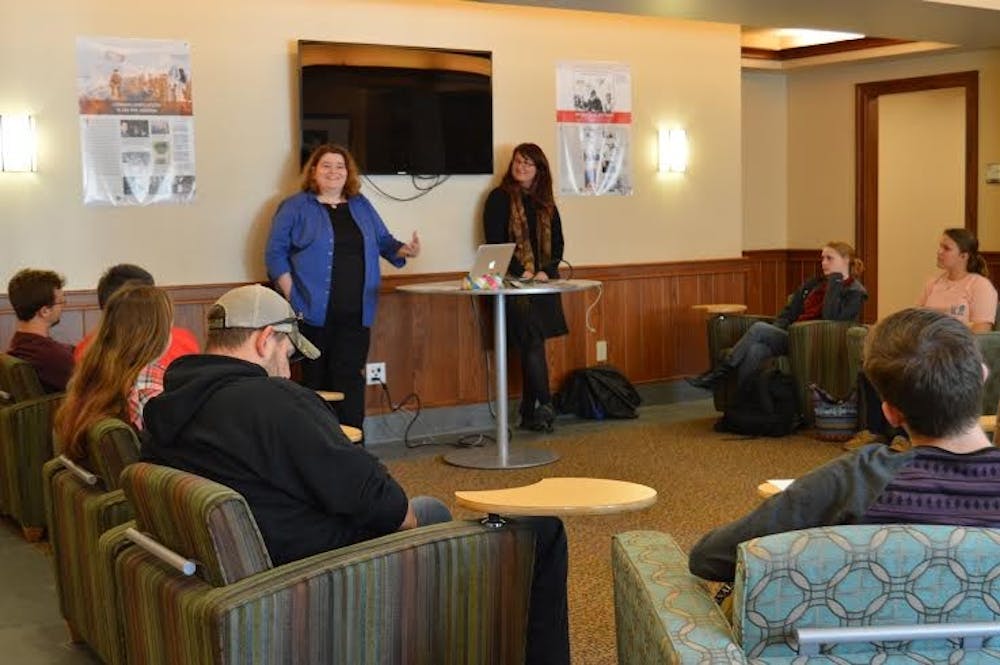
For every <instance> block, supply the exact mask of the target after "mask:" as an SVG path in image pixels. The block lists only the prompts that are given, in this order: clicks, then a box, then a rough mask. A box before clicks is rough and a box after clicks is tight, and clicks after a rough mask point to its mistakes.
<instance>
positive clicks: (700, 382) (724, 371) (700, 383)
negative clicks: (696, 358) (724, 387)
mask: <svg viewBox="0 0 1000 665" xmlns="http://www.w3.org/2000/svg"><path fill="white" fill-rule="evenodd" d="M732 371H733V368H732V366H731V365H727V364H725V363H722V364H720V365H719V366H718V367H716V368H715V369H710V370H709V371H707V372H705V373H704V374H699V375H698V376H689V377H688V378H687V379H685V381H687V382H688V383H689V384H691V385H692V386H694V387H695V388H704V389H705V390H714V389H715V386H717V385H718V384H719V382H720V381H722V380H723V379H724V378H726V376H727V375H728V374H729V373H730V372H732Z"/></svg>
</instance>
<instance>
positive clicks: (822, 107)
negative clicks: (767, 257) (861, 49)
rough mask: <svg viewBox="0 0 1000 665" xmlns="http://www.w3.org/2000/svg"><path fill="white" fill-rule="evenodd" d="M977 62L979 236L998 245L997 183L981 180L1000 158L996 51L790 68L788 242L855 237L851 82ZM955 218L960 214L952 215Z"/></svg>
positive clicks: (999, 58) (971, 66)
mask: <svg viewBox="0 0 1000 665" xmlns="http://www.w3.org/2000/svg"><path fill="white" fill-rule="evenodd" d="M967 70H979V71H980V79H979V90H980V106H979V118H980V126H979V139H980V141H979V162H980V187H979V236H980V240H981V246H982V247H983V249H988V250H993V251H996V250H998V249H1000V185H986V184H984V183H983V178H984V176H985V164H986V163H988V162H1000V133H998V123H997V122H996V118H998V117H1000V51H996V50H989V51H976V52H971V53H955V54H941V55H936V56H923V57H914V58H912V59H905V60H899V61H896V62H883V63H870V64H854V65H837V66H830V67H825V68H821V69H813V70H801V71H795V72H791V73H790V74H789V75H788V147H789V150H788V192H789V196H788V244H789V246H791V247H797V248H803V247H817V246H819V245H820V244H821V243H823V242H824V241H826V240H828V239H829V238H831V237H833V238H845V239H853V238H854V86H855V84H857V83H866V82H872V81H883V80H890V79H898V78H909V77H914V76H926V75H931V74H943V73H947V72H957V71H967ZM953 224H955V225H961V220H960V219H958V220H955V221H954V222H953Z"/></svg>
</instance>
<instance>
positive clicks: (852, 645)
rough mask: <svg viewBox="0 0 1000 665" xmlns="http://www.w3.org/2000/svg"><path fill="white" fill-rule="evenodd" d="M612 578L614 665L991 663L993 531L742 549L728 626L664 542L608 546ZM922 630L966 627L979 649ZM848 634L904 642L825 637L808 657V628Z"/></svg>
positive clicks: (816, 535) (836, 535)
mask: <svg viewBox="0 0 1000 665" xmlns="http://www.w3.org/2000/svg"><path fill="white" fill-rule="evenodd" d="M612 567H613V572H614V586H615V618H616V622H617V634H618V657H619V663H620V665H639V664H650V665H651V664H652V663H756V664H761V665H763V664H771V663H782V664H784V663H789V664H795V665H800V664H803V665H804V664H805V663H839V664H842V665H848V664H855V663H897V662H898V663H1000V623H998V622H1000V530H996V529H981V528H971V527H949V526H937V525H901V524H892V525H874V526H873V525H863V526H859V525H851V526H837V527H822V528H816V529H807V530H804V531H792V532H788V533H782V534H776V535H773V536H766V537H763V538H756V539H754V540H750V541H748V542H746V543H742V544H741V545H740V546H739V553H738V560H737V569H736V580H735V582H734V585H733V586H734V591H733V617H732V623H730V622H729V621H727V619H726V617H724V616H723V614H722V612H721V611H720V610H719V608H718V607H717V606H716V604H715V602H714V600H713V598H712V596H711V595H710V594H709V593H708V591H707V590H706V585H705V582H704V581H703V580H700V579H699V578H697V577H695V576H694V575H692V574H691V573H690V572H688V567H687V555H686V554H685V553H684V552H683V551H681V550H680V548H679V547H677V545H676V544H675V543H674V541H673V540H672V539H671V538H670V537H669V536H667V535H666V534H662V533H658V532H653V531H632V532H627V533H622V534H619V535H617V536H615V537H614V539H613V541H612ZM931 624H934V625H936V627H940V624H948V625H949V626H948V628H949V630H953V631H957V632H961V630H960V629H961V628H963V626H962V624H965V626H964V627H968V624H972V625H973V626H975V627H977V628H978V629H980V630H985V631H986V632H987V637H986V639H985V640H984V641H983V642H982V644H981V645H978V646H977V645H975V644H974V643H973V642H972V640H969V641H968V642H966V641H963V640H962V639H961V638H952V639H943V638H942V639H925V638H924V636H922V635H920V630H928V626H929V625H931ZM857 627H879V628H882V629H887V630H888V629H893V630H897V631H900V632H903V633H909V636H908V638H907V639H895V641H882V642H864V641H857V642H854V641H843V642H834V641H828V639H832V638H826V637H824V638H820V640H819V643H820V644H819V646H818V655H808V654H809V653H810V651H812V650H813V649H815V648H816V645H814V644H807V643H806V642H805V639H806V638H805V637H804V636H805V635H806V634H807V633H809V632H811V631H812V629H838V630H841V629H845V628H848V629H850V628H857ZM914 627H916V628H914ZM921 627H923V628H921ZM800 631H801V632H800ZM819 632H822V631H819ZM841 632H850V631H849V630H848V631H843V630H841ZM800 635H801V636H803V637H802V640H803V641H802V642H800ZM915 636H916V637H915Z"/></svg>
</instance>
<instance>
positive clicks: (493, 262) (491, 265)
mask: <svg viewBox="0 0 1000 665" xmlns="http://www.w3.org/2000/svg"><path fill="white" fill-rule="evenodd" d="M496 267H497V262H496V261H490V265H489V268H490V270H493V269H494V268H496Z"/></svg>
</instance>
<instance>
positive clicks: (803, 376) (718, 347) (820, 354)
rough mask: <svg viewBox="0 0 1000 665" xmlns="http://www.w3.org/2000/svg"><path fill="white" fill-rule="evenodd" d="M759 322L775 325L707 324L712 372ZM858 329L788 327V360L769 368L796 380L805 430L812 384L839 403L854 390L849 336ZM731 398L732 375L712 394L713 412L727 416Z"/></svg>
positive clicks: (745, 320) (741, 320)
mask: <svg viewBox="0 0 1000 665" xmlns="http://www.w3.org/2000/svg"><path fill="white" fill-rule="evenodd" d="M758 321H763V322H764V323H773V321H774V318H773V317H764V316H725V317H715V318H712V319H709V321H708V349H709V355H710V357H711V360H712V367H713V368H714V367H716V366H718V365H719V364H720V363H722V362H723V361H724V360H725V358H726V356H727V355H728V354H729V353H730V352H731V349H732V347H733V345H735V344H736V342H737V341H739V339H740V337H742V336H743V335H744V334H745V333H746V332H747V331H748V330H749V329H750V327H751V326H752V325H753V324H754V323H756V322H758ZM857 325H858V324H856V323H854V322H849V321H803V322H801V323H793V324H792V325H791V326H789V327H788V355H787V356H779V357H777V358H774V359H772V361H771V362H773V363H774V365H775V367H777V368H778V369H779V370H780V371H782V372H784V373H786V374H791V375H792V377H793V378H794V379H795V384H796V386H797V387H798V392H799V405H800V406H801V407H802V416H803V418H804V420H805V422H806V424H808V425H811V424H812V423H813V412H812V400H811V396H810V392H809V384H811V383H815V384H816V385H818V386H819V387H820V388H823V389H824V390H826V391H827V392H828V393H830V394H831V395H833V396H834V397H837V398H840V399H844V398H846V397H848V396H849V395H850V393H851V392H852V391H853V390H854V388H855V386H856V384H857V372H854V373H852V372H851V371H850V366H849V359H848V353H849V348H848V343H847V331H848V330H850V329H851V328H853V327H856V326H857ZM735 395H736V377H735V374H730V375H729V376H727V377H726V379H725V380H723V381H722V382H721V383H720V384H719V385H718V387H717V388H716V389H715V391H714V394H713V397H714V400H715V408H716V409H717V410H719V411H725V410H726V406H727V405H728V404H730V403H732V401H733V400H734V399H735Z"/></svg>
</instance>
